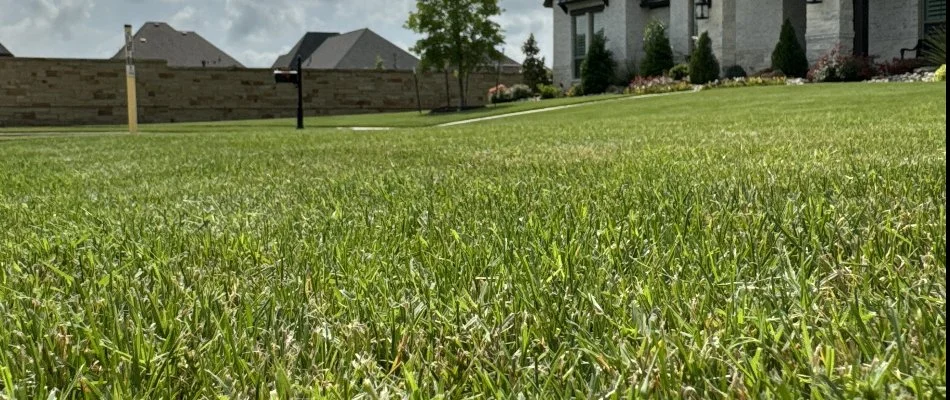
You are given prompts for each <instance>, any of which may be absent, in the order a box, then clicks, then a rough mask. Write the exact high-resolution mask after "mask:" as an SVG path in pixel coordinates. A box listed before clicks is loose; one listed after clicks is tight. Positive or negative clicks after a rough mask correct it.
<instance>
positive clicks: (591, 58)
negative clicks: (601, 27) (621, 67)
mask: <svg viewBox="0 0 950 400" xmlns="http://www.w3.org/2000/svg"><path fill="white" fill-rule="evenodd" d="M615 68H616V63H615V62H614V58H613V53H611V51H610V50H607V37H606V36H604V32H603V31H601V32H597V33H596V34H594V37H592V38H591V42H590V49H588V50H587V57H585V58H584V63H583V64H581V86H582V87H583V89H584V94H599V93H604V92H605V91H607V87H608V86H610V84H611V82H613V81H614V76H615V73H614V70H615Z"/></svg>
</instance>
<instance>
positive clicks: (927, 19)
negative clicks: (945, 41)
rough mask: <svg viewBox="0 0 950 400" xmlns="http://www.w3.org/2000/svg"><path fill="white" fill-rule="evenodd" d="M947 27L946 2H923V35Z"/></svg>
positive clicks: (931, 0)
mask: <svg viewBox="0 0 950 400" xmlns="http://www.w3.org/2000/svg"><path fill="white" fill-rule="evenodd" d="M941 26H943V27H944V29H946V26H947V2H946V0H927V1H925V2H924V35H925V36H926V35H929V34H931V33H932V32H933V31H935V30H936V29H938V28H939V27H941Z"/></svg>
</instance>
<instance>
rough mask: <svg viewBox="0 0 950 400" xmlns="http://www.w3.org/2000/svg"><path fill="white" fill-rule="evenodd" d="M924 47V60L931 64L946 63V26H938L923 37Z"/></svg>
mask: <svg viewBox="0 0 950 400" xmlns="http://www.w3.org/2000/svg"><path fill="white" fill-rule="evenodd" d="M923 44H924V45H925V46H926V47H925V48H924V51H922V52H921V53H923V54H922V55H923V56H924V60H926V61H928V62H929V63H930V64H932V65H946V64H947V26H946V25H943V26H940V27H938V28H936V29H934V30H933V31H931V32H930V33H929V34H927V37H925V38H924V43H923Z"/></svg>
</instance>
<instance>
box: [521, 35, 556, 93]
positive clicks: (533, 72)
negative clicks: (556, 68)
mask: <svg viewBox="0 0 950 400" xmlns="http://www.w3.org/2000/svg"><path fill="white" fill-rule="evenodd" d="M521 51H522V52H523V53H524V55H525V59H524V63H523V64H522V65H521V76H522V78H523V79H524V83H525V84H526V85H528V87H530V88H531V90H532V91H538V90H540V89H539V86H541V85H550V84H551V80H550V79H549V78H548V71H547V68H545V67H544V57H540V58H539V57H538V55H539V54H541V49H540V48H538V42H537V41H536V40H535V39H534V34H533V33H532V34H531V35H530V36H528V40H527V41H525V42H524V45H522V46H521Z"/></svg>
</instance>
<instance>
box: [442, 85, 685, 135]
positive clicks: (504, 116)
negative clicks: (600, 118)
mask: <svg viewBox="0 0 950 400" xmlns="http://www.w3.org/2000/svg"><path fill="white" fill-rule="evenodd" d="M695 91H696V90H691V91H682V92H671V93H657V94H645V95H642V96H628V97H621V98H618V99H607V100H595V101H588V102H584V103H577V104H568V105H564V106H554V107H548V108H539V109H536V110H528V111H519V112H513V113H508V114H499V115H492V116H489V117H481V118H472V119H466V120H462V121H454V122H447V123H444V124H440V125H436V127H438V128H444V127H447V126H455V125H465V124H472V123H476V122H482V121H490V120H493V119H501V118H509V117H518V116H522V115H528V114H537V113H542V112H548V111H557V110H564V109H567V108H574V107H583V106H590V105H594V104H602V103H609V102H614V101H628V100H635V99H646V98H650V97H660V96H672V95H676V94H685V93H693V92H695Z"/></svg>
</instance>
